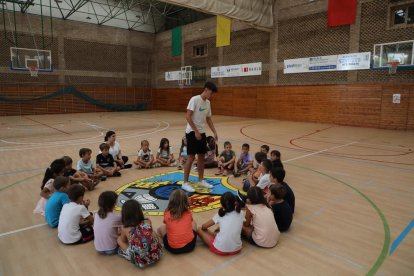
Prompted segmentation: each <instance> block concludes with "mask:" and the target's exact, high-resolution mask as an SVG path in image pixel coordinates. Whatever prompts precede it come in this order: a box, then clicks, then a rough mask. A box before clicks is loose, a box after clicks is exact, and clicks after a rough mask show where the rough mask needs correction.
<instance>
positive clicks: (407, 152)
mask: <svg viewBox="0 0 414 276" xmlns="http://www.w3.org/2000/svg"><path fill="white" fill-rule="evenodd" d="M332 127H333V126H330V127H327V128H324V129H321V130H316V131H313V132H311V133H308V134H305V135H302V136H299V137H296V138H293V139H290V141H289V143H290V144H291V145H292V146H295V147H298V148H301V149H304V150H311V151H318V150H319V149H312V148H306V147H303V146H299V145H298V144H296V143H294V142H293V141H296V140H299V139H302V138H305V137H309V136H312V135H313V134H315V133H319V132H322V131H325V130H327V129H330V128H332ZM359 147H360V148H371V149H372V148H373V147H367V146H359ZM373 149H377V150H382V149H380V148H373ZM388 151H390V150H388ZM394 152H399V154H353V153H330V154H331V155H336V154H338V155H341V156H342V155H344V156H345V155H347V156H378V157H379V156H402V155H407V154H411V153H413V152H412V151H411V150H410V151H406V152H403V153H401V151H394Z"/></svg>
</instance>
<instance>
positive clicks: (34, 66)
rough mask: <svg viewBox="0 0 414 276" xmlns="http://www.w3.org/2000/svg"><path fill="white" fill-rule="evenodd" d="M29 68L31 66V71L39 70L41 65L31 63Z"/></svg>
mask: <svg viewBox="0 0 414 276" xmlns="http://www.w3.org/2000/svg"><path fill="white" fill-rule="evenodd" d="M27 68H29V70H31V71H37V70H39V67H38V66H36V65H30V66H28V67H27Z"/></svg>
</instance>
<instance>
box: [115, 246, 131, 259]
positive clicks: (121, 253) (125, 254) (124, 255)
mask: <svg viewBox="0 0 414 276" xmlns="http://www.w3.org/2000/svg"><path fill="white" fill-rule="evenodd" d="M118 255H119V256H121V257H123V258H125V259H127V260H128V261H130V260H131V257H130V256H129V255H128V254H127V253H126V252H124V250H122V249H121V248H118Z"/></svg>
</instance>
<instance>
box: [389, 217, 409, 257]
mask: <svg viewBox="0 0 414 276" xmlns="http://www.w3.org/2000/svg"><path fill="white" fill-rule="evenodd" d="M413 227H414V219H413V220H412V221H411V222H410V224H408V225H407V227H406V228H405V229H404V231H402V232H401V234H400V235H399V236H398V237H397V238H396V239H395V241H394V242H393V243H392V245H391V250H390V254H389V255H391V254H392V253H393V252H394V251H395V249H397V247H398V245H400V243H401V242H402V240H403V239H404V238H405V236H407V234H408V232H410V230H411V229H412V228H413Z"/></svg>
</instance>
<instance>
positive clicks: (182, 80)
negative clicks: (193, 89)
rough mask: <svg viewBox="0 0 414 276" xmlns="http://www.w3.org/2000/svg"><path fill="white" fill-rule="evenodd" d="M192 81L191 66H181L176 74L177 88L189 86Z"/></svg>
mask: <svg viewBox="0 0 414 276" xmlns="http://www.w3.org/2000/svg"><path fill="white" fill-rule="evenodd" d="M192 80H193V71H192V66H183V67H181V71H180V72H179V74H178V87H179V88H184V87H185V86H191V83H192Z"/></svg>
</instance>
